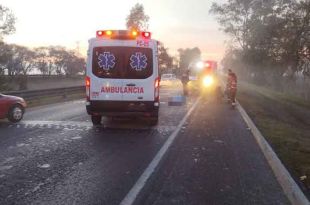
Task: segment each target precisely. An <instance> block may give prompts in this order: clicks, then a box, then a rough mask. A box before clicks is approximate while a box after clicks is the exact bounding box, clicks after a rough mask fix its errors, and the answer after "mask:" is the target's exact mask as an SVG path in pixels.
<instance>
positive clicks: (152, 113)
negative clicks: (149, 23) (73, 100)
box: [86, 30, 160, 124]
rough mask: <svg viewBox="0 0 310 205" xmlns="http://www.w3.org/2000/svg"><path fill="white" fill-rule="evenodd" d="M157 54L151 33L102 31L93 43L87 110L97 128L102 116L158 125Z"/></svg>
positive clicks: (88, 60)
mask: <svg viewBox="0 0 310 205" xmlns="http://www.w3.org/2000/svg"><path fill="white" fill-rule="evenodd" d="M157 50H158V49H157V41H156V40H153V39H151V33H150V32H139V31H127V30H108V31H103V30H100V31H97V35H96V38H92V39H90V40H89V49H88V54H87V65H86V98H87V102H86V110H87V113H88V114H89V115H91V119H92V122H93V124H100V123H101V118H102V116H144V117H149V119H150V122H152V124H157V122H158V110H159V82H160V78H159V74H158V55H157Z"/></svg>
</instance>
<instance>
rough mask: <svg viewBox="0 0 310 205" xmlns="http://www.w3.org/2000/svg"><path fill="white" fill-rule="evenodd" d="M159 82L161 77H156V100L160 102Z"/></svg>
mask: <svg viewBox="0 0 310 205" xmlns="http://www.w3.org/2000/svg"><path fill="white" fill-rule="evenodd" d="M159 83H160V78H159V77H158V78H156V79H155V84H154V100H155V102H159Z"/></svg>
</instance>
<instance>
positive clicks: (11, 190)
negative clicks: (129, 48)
mask: <svg viewBox="0 0 310 205" xmlns="http://www.w3.org/2000/svg"><path fill="white" fill-rule="evenodd" d="M178 93H180V88H179V87H177V88H176V87H175V88H162V90H161V107H160V119H159V124H158V125H157V126H155V127H150V126H149V125H148V124H147V123H146V121H145V120H144V119H120V118H118V119H104V126H102V127H93V126H92V124H91V122H90V117H89V116H88V115H87V114H86V110H85V102H84V100H77V101H71V102H66V103H58V104H52V105H46V106H41V107H36V108H31V109H29V110H27V113H26V114H25V118H24V120H23V121H22V122H20V123H17V124H11V123H9V122H7V121H6V120H2V121H0V204H1V205H2V204H3V205H6V204H108V205H113V204H119V203H120V202H121V201H122V199H123V198H124V197H125V196H126V194H127V193H128V191H129V190H130V189H131V188H132V186H133V185H134V184H135V182H136V181H137V179H138V178H139V176H140V175H141V174H142V173H143V171H144V169H145V168H146V167H147V166H148V164H149V163H150V162H151V160H152V159H153V157H154V156H155V155H156V153H157V152H158V150H159V149H160V148H161V147H162V145H163V144H164V143H165V141H166V140H167V138H168V137H169V136H170V134H171V133H172V132H173V131H174V130H175V129H176V127H177V126H178V124H179V122H180V121H181V120H182V118H183V117H184V116H185V114H186V113H187V111H188V110H189V109H190V107H191V106H192V105H193V102H194V101H195V100H196V97H191V98H188V99H187V102H186V103H185V104H184V105H182V106H168V98H169V97H170V96H174V95H176V94H178ZM136 204H219V205H222V204H289V203H288V201H287V199H286V197H285V196H284V194H283V191H282V189H281V188H280V186H279V184H278V182H277V181H276V179H275V177H274V175H273V173H272V171H271V169H270V167H269V166H268V164H267V161H266V160H265V158H264V157H263V154H262V153H261V151H260V149H259V147H258V145H257V144H256V142H255V140H254V138H253V136H252V135H251V133H250V132H249V130H248V129H247V127H246V125H245V123H244V122H243V120H242V118H241V116H240V114H239V113H238V112H237V111H236V110H231V109H230V108H229V107H228V106H227V105H226V104H224V103H215V102H213V101H211V100H203V101H201V102H200V103H199V104H198V107H197V108H196V109H195V111H194V113H193V114H192V115H191V116H190V118H189V119H188V121H187V122H186V123H185V125H184V126H183V127H182V130H181V131H180V133H179V135H178V137H177V139H176V141H175V142H174V144H173V145H172V147H171V149H170V150H169V151H168V153H167V155H166V156H165V157H164V158H163V161H162V163H160V167H159V168H158V170H157V171H156V172H155V173H154V175H153V176H152V177H151V179H150V181H149V182H148V183H147V185H146V186H145V188H144V189H143V191H142V193H141V195H140V196H139V198H138V200H137V201H136Z"/></svg>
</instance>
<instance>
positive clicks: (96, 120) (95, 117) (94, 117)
mask: <svg viewBox="0 0 310 205" xmlns="http://www.w3.org/2000/svg"><path fill="white" fill-rule="evenodd" d="M91 121H92V122H93V125H100V124H101V116H100V115H92V116H91Z"/></svg>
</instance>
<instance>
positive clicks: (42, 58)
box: [34, 47, 51, 75]
mask: <svg viewBox="0 0 310 205" xmlns="http://www.w3.org/2000/svg"><path fill="white" fill-rule="evenodd" d="M34 52H35V64H36V67H37V68H38V69H39V70H40V71H41V73H42V74H43V75H48V74H49V75H50V74H51V73H50V71H49V62H48V61H49V60H48V59H49V50H48V47H39V48H35V49H34Z"/></svg>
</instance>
